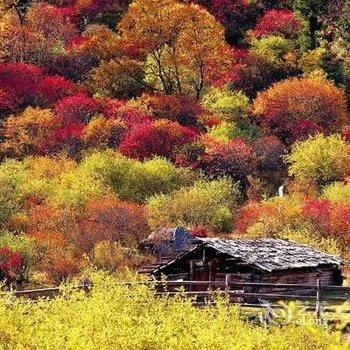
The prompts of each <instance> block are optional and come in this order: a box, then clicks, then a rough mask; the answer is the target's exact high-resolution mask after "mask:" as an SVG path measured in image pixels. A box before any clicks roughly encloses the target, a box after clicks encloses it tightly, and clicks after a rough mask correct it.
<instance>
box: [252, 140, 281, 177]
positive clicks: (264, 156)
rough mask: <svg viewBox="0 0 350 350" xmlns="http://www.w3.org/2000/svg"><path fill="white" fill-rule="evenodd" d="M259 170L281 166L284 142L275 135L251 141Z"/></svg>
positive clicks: (272, 169)
mask: <svg viewBox="0 0 350 350" xmlns="http://www.w3.org/2000/svg"><path fill="white" fill-rule="evenodd" d="M253 149H254V154H255V157H256V160H257V169H258V170H259V171H260V172H266V171H275V170H278V169H281V168H283V154H284V152H285V146H284V144H283V143H282V142H281V141H280V140H279V139H278V138H277V137H275V136H264V137H261V138H260V139H258V140H256V141H255V142H254V143H253Z"/></svg>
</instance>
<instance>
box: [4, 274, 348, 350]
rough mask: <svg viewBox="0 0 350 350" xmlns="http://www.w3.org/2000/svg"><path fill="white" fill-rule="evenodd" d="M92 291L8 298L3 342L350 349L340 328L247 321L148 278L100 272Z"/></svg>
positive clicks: (21, 348)
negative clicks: (166, 293) (140, 280)
mask: <svg viewBox="0 0 350 350" xmlns="http://www.w3.org/2000/svg"><path fill="white" fill-rule="evenodd" d="M93 281H94V286H93V288H92V289H91V292H90V294H89V295H88V296H85V295H84V293H83V292H71V291H69V288H68V289H66V290H65V292H64V293H63V295H61V296H58V297H57V298H56V299H54V300H52V301H39V302H37V303H24V302H23V301H21V300H15V301H13V302H10V301H9V298H8V296H4V297H2V298H1V299H0V347H1V348H2V349H9V350H11V349H16V350H30V349H60V350H63V349H70V350H95V349H99V350H104V349H106V350H107V349H108V350H111V349H118V350H127V349H128V350H129V349H132V350H163V349H164V350H165V349H167V350H168V349H171V350H187V349H193V350H195V349H201V350H213V349H216V350H221V349H222V350H235V349H237V350H245V349H247V350H248V349H254V350H259V349H264V350H265V349H272V350H284V349H293V350H294V349H305V350H308V349H317V350H322V349H347V348H348V347H347V345H346V344H345V343H342V340H341V334H340V333H339V332H330V331H328V330H325V329H321V328H318V327H316V326H306V325H305V326H298V325H296V324H294V325H293V324H290V325H287V326H278V327H277V326H271V327H267V328H264V327H262V326H260V325H258V324H253V323H250V322H247V321H245V320H244V319H243V318H242V317H241V315H240V310H239V309H238V307H236V306H227V304H226V303H225V302H224V301H220V300H219V301H218V303H217V305H216V306H207V307H205V308H195V307H193V306H192V305H191V302H190V301H189V300H188V299H184V298H181V296H179V297H176V298H172V299H167V298H157V297H155V295H154V293H153V291H152V289H151V288H148V287H146V286H142V285H136V286H132V287H126V286H122V285H117V284H116V283H115V282H116V281H117V280H116V278H115V277H111V276H109V275H107V274H102V273H98V274H96V275H95V276H94V277H93Z"/></svg>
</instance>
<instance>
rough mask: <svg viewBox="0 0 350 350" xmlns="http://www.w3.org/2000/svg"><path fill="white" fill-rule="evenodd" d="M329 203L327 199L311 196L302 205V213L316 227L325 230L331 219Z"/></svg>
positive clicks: (327, 228)
mask: <svg viewBox="0 0 350 350" xmlns="http://www.w3.org/2000/svg"><path fill="white" fill-rule="evenodd" d="M331 210H332V208H331V203H330V202H329V201H328V200H323V199H316V198H311V199H307V200H306V201H305V202H304V203H303V206H302V213H303V215H304V216H305V217H306V218H307V219H309V220H310V221H311V222H312V224H314V225H315V226H316V227H317V228H319V229H321V230H323V231H325V232H327V231H328V230H329V226H330V219H331Z"/></svg>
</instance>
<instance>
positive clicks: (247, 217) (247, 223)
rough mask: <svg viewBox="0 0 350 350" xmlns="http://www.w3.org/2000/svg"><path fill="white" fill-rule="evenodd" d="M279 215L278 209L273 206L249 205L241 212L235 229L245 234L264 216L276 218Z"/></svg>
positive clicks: (262, 204)
mask: <svg viewBox="0 0 350 350" xmlns="http://www.w3.org/2000/svg"><path fill="white" fill-rule="evenodd" d="M277 213H278V209H277V207H276V206H275V205H273V204H264V203H249V204H247V205H245V206H244V207H243V208H242V209H241V211H240V212H239V214H238V217H237V218H236V221H235V228H236V230H237V232H238V233H240V234H244V233H246V232H247V230H248V229H249V227H251V226H252V225H253V224H255V223H256V222H258V220H259V219H260V218H261V217H262V216H263V215H266V216H268V217H269V216H271V217H276V216H277Z"/></svg>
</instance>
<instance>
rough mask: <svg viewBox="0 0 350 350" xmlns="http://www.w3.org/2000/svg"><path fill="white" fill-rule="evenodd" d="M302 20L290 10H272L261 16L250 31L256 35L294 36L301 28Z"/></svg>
mask: <svg viewBox="0 0 350 350" xmlns="http://www.w3.org/2000/svg"><path fill="white" fill-rule="evenodd" d="M301 26H302V24H301V21H300V19H299V18H297V17H296V15H295V13H294V12H293V11H290V10H270V11H267V12H265V14H264V15H263V16H262V17H261V18H260V20H259V21H258V23H257V25H256V26H255V27H254V29H253V30H251V31H250V33H251V35H253V36H255V37H258V38H260V37H262V36H268V35H276V36H285V37H287V38H293V37H295V36H297V34H298V31H299V30H300V29H301Z"/></svg>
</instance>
